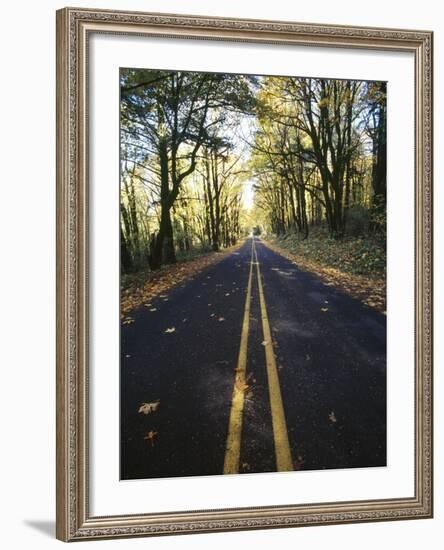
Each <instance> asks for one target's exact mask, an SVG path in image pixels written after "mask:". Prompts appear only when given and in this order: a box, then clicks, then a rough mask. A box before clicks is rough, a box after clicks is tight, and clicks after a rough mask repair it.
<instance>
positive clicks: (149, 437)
mask: <svg viewBox="0 0 444 550" xmlns="http://www.w3.org/2000/svg"><path fill="white" fill-rule="evenodd" d="M156 435H157V432H155V431H153V430H151V431H149V432H148V433H147V434H146V436H145V437H144V438H143V439H145V440H146V441H151V446H152V447H154V438H155V437H156Z"/></svg>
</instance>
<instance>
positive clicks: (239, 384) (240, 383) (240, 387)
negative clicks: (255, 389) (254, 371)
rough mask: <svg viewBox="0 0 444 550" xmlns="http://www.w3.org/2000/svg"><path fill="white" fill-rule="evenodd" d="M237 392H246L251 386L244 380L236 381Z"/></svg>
mask: <svg viewBox="0 0 444 550" xmlns="http://www.w3.org/2000/svg"><path fill="white" fill-rule="evenodd" d="M234 386H235V388H236V390H237V391H243V392H245V391H246V390H248V388H249V386H248V384H247V383H246V382H245V381H244V380H236V383H235V384H234Z"/></svg>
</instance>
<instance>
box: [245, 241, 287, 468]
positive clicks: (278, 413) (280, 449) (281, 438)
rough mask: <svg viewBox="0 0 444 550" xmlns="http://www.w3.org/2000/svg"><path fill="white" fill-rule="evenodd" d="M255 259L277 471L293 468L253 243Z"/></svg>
mask: <svg viewBox="0 0 444 550" xmlns="http://www.w3.org/2000/svg"><path fill="white" fill-rule="evenodd" d="M253 249H254V256H255V259H256V262H255V263H256V269H257V283H258V286H259V303H260V308H261V317H262V332H263V336H264V348H265V361H266V365H267V377H268V391H269V395H270V406H271V419H272V424H273V435H274V448H275V453H276V467H277V471H278V472H286V471H289V470H293V461H292V459H291V451H290V443H289V441H288V431H287V423H286V421H285V413H284V405H283V402H282V394H281V388H280V385H279V376H278V371H277V367H276V359H275V357H274V351H273V340H272V337H271V330H270V323H269V321H268V315H267V306H266V303H265V296H264V289H263V287H262V277H261V270H260V268H259V261H258V259H257V252H256V246H255V245H254V238H253Z"/></svg>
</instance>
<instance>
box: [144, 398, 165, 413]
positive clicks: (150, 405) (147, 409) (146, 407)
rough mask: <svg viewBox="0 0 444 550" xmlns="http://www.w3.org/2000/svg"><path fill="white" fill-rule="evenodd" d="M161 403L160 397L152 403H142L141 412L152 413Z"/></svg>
mask: <svg viewBox="0 0 444 550" xmlns="http://www.w3.org/2000/svg"><path fill="white" fill-rule="evenodd" d="M159 405H160V399H159V400H157V401H153V402H152V403H142V404H141V405H140V407H139V413H143V414H151V413H152V412H156V411H157V409H158V408H159Z"/></svg>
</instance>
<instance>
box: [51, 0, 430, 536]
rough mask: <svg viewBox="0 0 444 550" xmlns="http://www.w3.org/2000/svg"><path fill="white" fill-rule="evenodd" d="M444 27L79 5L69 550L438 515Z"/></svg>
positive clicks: (63, 67)
mask: <svg viewBox="0 0 444 550" xmlns="http://www.w3.org/2000/svg"><path fill="white" fill-rule="evenodd" d="M432 38H433V34H432V32H430V31H424V30H400V29H380V28H366V27H345V26H344V27H341V26H329V25H316V24H306V23H291V22H278V21H255V20H253V19H251V20H237V19H225V18H211V17H198V16H186V15H171V14H148V13H133V12H117V11H99V10H93V9H91V10H90V9H77V8H65V9H62V10H60V11H58V12H57V537H58V538H59V539H61V540H64V541H71V540H85V539H92V538H110V537H129V536H146V535H162V534H180V533H197V532H209V531H225V530H239V529H263V528H271V527H274V528H276V527H290V526H295V527H296V526H303V525H315V524H326V525H327V524H332V523H351V522H362V521H383V520H398V519H414V518H430V517H432V503H433V499H432V332H431V329H432V305H431V300H432Z"/></svg>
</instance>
